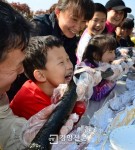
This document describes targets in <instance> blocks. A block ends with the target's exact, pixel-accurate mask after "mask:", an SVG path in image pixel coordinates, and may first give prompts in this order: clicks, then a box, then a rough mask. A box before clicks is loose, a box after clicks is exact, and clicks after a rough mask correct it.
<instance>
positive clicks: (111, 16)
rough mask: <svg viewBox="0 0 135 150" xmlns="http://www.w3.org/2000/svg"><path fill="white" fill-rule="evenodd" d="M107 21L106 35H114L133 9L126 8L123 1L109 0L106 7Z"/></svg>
mask: <svg viewBox="0 0 135 150" xmlns="http://www.w3.org/2000/svg"><path fill="white" fill-rule="evenodd" d="M105 7H106V9H107V21H106V28H105V31H104V32H105V33H114V32H115V29H116V27H118V26H121V24H122V22H123V21H124V18H126V17H127V13H130V12H131V8H129V7H126V6H125V3H124V2H123V1H122V0H109V1H108V2H107V3H106V5H105Z"/></svg>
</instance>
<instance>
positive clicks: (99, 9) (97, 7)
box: [94, 3, 107, 17]
mask: <svg viewBox="0 0 135 150" xmlns="http://www.w3.org/2000/svg"><path fill="white" fill-rule="evenodd" d="M94 4H95V12H102V13H104V14H105V15H106V17H107V9H106V8H105V6H104V5H102V4H101V3H94Z"/></svg>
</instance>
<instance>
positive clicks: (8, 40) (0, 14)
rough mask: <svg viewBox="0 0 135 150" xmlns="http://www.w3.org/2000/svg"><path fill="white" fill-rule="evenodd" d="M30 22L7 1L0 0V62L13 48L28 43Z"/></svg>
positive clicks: (23, 47)
mask: <svg viewBox="0 0 135 150" xmlns="http://www.w3.org/2000/svg"><path fill="white" fill-rule="evenodd" d="M30 28H31V26H30V24H29V23H28V22H27V21H26V20H25V18H24V17H23V16H22V15H21V14H19V12H17V11H16V10H14V9H13V8H12V7H11V6H10V5H9V4H8V3H6V2H3V1H0V62H2V61H3V60H4V59H5V58H6V54H7V53H8V52H9V51H11V50H14V49H17V48H21V49H22V50H24V49H25V47H26V46H27V44H28V41H29V37H30Z"/></svg>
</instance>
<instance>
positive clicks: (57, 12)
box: [55, 8, 60, 18]
mask: <svg viewBox="0 0 135 150" xmlns="http://www.w3.org/2000/svg"><path fill="white" fill-rule="evenodd" d="M59 14H60V10H59V9H58V8H55V15H56V16H57V18H58V17H59Z"/></svg>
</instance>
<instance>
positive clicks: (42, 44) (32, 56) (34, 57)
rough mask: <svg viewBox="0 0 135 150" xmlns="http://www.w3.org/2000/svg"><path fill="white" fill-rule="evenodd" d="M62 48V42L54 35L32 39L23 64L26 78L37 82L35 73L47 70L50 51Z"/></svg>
mask: <svg viewBox="0 0 135 150" xmlns="http://www.w3.org/2000/svg"><path fill="white" fill-rule="evenodd" d="M61 46H63V44H62V42H61V41H60V40H59V39H58V38H56V37H54V36H52V35H49V36H37V37H32V38H31V39H30V42H29V45H28V47H27V48H26V56H25V60H24V62H23V65H24V72H25V74H26V76H27V77H28V78H29V79H31V80H33V81H36V79H35V77H34V76H33V72H34V70H35V69H45V67H46V63H47V52H48V50H49V49H52V48H53V47H61Z"/></svg>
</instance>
